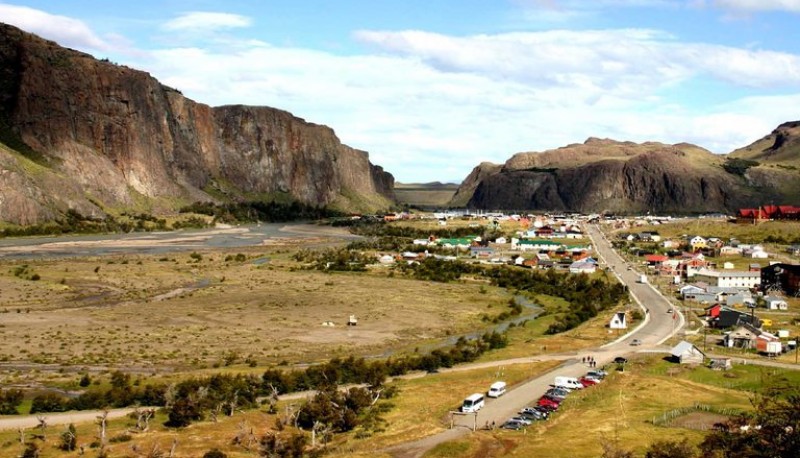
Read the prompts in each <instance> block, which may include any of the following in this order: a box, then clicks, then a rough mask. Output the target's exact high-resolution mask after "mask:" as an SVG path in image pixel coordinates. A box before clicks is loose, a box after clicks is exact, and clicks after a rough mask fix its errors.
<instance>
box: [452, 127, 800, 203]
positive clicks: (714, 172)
mask: <svg viewBox="0 0 800 458" xmlns="http://www.w3.org/2000/svg"><path fill="white" fill-rule="evenodd" d="M798 126H800V123H787V124H784V125H782V126H781V127H780V128H779V129H777V130H776V132H773V134H772V135H771V136H768V137H765V140H761V141H760V142H761V143H760V144H759V143H758V142H757V143H756V144H754V145H756V146H753V147H752V148H751V149H750V150H749V155H748V156H747V158H752V160H753V161H754V162H746V161H745V163H741V161H739V162H737V161H735V160H734V159H737V158H738V159H743V158H744V157H743V153H741V152H739V153H733V154H731V155H729V156H726V155H715V154H713V153H711V152H709V151H707V150H704V149H702V148H700V147H697V146H694V145H690V144H687V143H681V144H676V145H665V144H661V143H654V142H647V143H642V144H636V143H632V142H618V141H614V140H607V139H605V140H601V139H596V138H590V139H588V140H587V141H586V142H585V143H583V144H573V145H569V146H566V147H563V148H558V149H555V150H550V151H545V152H542V153H520V154H516V155H514V156H513V157H511V158H510V159H509V160H508V161H506V163H505V164H503V165H494V164H481V165H480V166H479V167H477V168H476V169H475V170H473V172H472V173H471V174H470V175H469V176H468V177H467V178H466V179H465V180H464V182H463V183H462V184H461V187H460V188H459V191H458V192H457V193H456V196H455V197H454V199H453V201H452V202H451V204H452V205H454V206H457V205H466V206H467V207H469V208H478V209H508V210H552V211H579V212H585V213H591V212H611V213H642V212H648V211H650V212H668V213H678V214H688V213H705V212H730V211H735V210H736V209H738V208H741V207H746V206H752V205H761V204H764V203H791V204H796V203H798V202H797V199H798V197H800V173H798V170H797V169H796V168H795V167H793V166H792V165H787V164H790V163H791V162H792V161H797V160H798V159H800V150H798V145H800V142H798V138H800V135H798V133H800V132H798V130H800V129H798ZM767 158H768V159H770V160H769V161H767V160H765V159H767ZM761 161H764V163H762V162H761Z"/></svg>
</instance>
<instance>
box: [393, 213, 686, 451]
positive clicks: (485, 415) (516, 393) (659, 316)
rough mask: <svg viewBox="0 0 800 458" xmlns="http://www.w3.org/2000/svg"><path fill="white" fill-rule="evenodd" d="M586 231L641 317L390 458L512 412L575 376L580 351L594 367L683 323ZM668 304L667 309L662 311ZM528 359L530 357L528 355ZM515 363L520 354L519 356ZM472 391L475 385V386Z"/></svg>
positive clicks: (582, 369)
mask: <svg viewBox="0 0 800 458" xmlns="http://www.w3.org/2000/svg"><path fill="white" fill-rule="evenodd" d="M587 233H588V235H589V237H590V238H591V239H592V244H593V245H594V247H595V253H596V255H597V256H598V257H599V259H600V260H601V261H603V262H604V263H605V264H606V265H608V266H609V267H610V269H611V270H612V271H613V272H614V273H615V275H616V276H617V278H618V279H619V281H620V282H621V283H622V284H624V285H627V286H628V288H629V290H630V292H631V294H632V296H633V297H634V299H635V300H636V301H637V302H638V303H639V305H640V306H641V307H642V308H643V309H644V313H645V314H646V319H645V320H644V321H643V323H642V324H641V325H639V326H638V327H637V328H636V329H634V330H633V331H631V332H630V333H628V334H626V335H625V336H622V337H621V338H620V339H617V340H616V341H614V342H612V343H611V344H606V345H604V346H603V347H601V348H595V349H584V350H581V351H580V352H576V353H575V355H574V357H569V356H568V355H563V354H562V355H552V356H550V358H552V359H561V358H566V360H565V361H564V364H562V365H561V366H559V367H558V368H556V369H554V370H552V371H549V372H547V373H545V374H543V375H541V376H539V377H536V378H534V379H531V380H528V381H527V382H525V383H522V384H520V385H518V386H517V387H515V388H514V389H512V390H509V391H508V392H507V393H506V394H505V395H504V396H502V397H500V398H498V399H488V400H487V402H486V406H485V407H484V408H483V409H481V411H479V412H478V415H477V418H473V417H472V416H456V417H455V422H454V423H455V424H456V427H454V428H452V429H448V430H445V431H443V432H441V433H439V434H435V435H432V436H428V437H425V438H423V439H419V440H417V441H413V442H407V443H403V444H399V445H396V446H393V447H390V448H387V449H386V450H384V452H387V453H389V454H390V455H392V456H393V457H396V458H416V457H420V456H422V455H423V454H424V453H425V452H426V451H428V450H430V449H431V448H433V447H435V446H436V445H438V444H440V443H443V442H448V441H451V440H455V439H458V438H459V437H461V436H464V435H466V434H467V433H469V432H470V431H471V427H472V426H473V425H474V424H475V423H477V425H478V427H479V428H480V427H483V426H485V425H486V424H491V423H492V422H494V423H495V424H497V425H500V424H502V422H503V421H505V419H507V418H509V417H511V416H513V415H514V414H516V413H517V412H518V411H519V410H520V409H521V408H522V407H524V406H526V405H528V404H530V403H531V402H532V401H534V400H536V399H537V398H539V397H540V396H542V395H543V394H544V393H545V391H547V390H548V389H549V388H550V386H551V384H552V383H553V378H554V377H555V376H568V377H579V376H581V375H583V374H584V373H586V371H587V370H588V366H587V365H586V364H584V363H582V358H583V357H584V356H591V357H592V358H593V359H594V360H595V361H596V362H597V365H598V367H599V366H602V365H604V364H608V363H610V362H612V361H613V359H614V358H615V357H616V356H620V355H624V354H628V353H631V352H632V350H633V349H642V350H644V349H651V348H654V347H656V346H658V345H661V343H663V342H664V341H665V340H667V339H668V338H670V337H671V336H672V335H674V334H675V333H676V332H678V330H680V329H681V328H682V327H683V325H684V319H683V316H682V315H680V313H679V312H678V311H677V309H673V307H672V305H671V304H670V303H669V301H668V300H667V299H666V298H665V297H664V296H662V295H661V294H660V293H659V292H658V291H657V290H655V289H654V288H653V287H652V286H651V285H650V284H648V283H644V284H642V283H637V282H636V280H637V278H638V275H639V273H638V272H637V271H636V270H634V269H633V268H631V270H628V264H627V263H626V262H625V260H624V259H622V258H621V257H620V256H619V255H618V254H617V253H616V252H615V251H614V249H613V248H612V246H611V243H610V242H609V241H608V239H606V238H605V236H604V235H603V234H602V232H600V230H599V229H598V228H597V226H595V225H589V226H588V228H587ZM670 310H673V312H672V313H668V312H669V311H670ZM633 339H639V340H641V341H642V345H641V346H640V347H631V346H630V342H631V341H632V340H633ZM548 356H549V355H541V356H538V357H537V358H536V359H537V360H538V359H550V358H548ZM533 360H534V359H531V361H533ZM520 362H521V363H524V362H525V359H524V358H523V359H521V360H520ZM476 388H477V389H476V391H477V390H479V389H481V388H488V387H476ZM466 394H469V393H465V395H466Z"/></svg>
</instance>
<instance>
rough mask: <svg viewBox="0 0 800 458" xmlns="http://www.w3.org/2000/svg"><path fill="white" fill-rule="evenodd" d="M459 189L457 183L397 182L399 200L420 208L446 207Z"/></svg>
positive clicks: (395, 185)
mask: <svg viewBox="0 0 800 458" xmlns="http://www.w3.org/2000/svg"><path fill="white" fill-rule="evenodd" d="M457 189H458V184H456V183H441V182H439V181H434V182H431V183H395V184H394V193H395V196H396V197H397V202H398V203H400V204H404V205H409V206H412V207H419V208H426V209H428V208H442V207H446V206H447V205H448V203H449V202H450V200H451V199H452V198H453V194H455V192H456V190H457Z"/></svg>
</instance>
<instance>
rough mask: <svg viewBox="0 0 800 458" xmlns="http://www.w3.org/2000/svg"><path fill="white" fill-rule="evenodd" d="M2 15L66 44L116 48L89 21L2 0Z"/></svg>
mask: <svg viewBox="0 0 800 458" xmlns="http://www.w3.org/2000/svg"><path fill="white" fill-rule="evenodd" d="M0 18H3V19H2V20H3V22H6V23H8V24H11V25H13V26H16V27H19V28H20V29H23V30H25V31H26V32H31V33H35V34H37V35H41V36H43V37H46V38H47V39H49V40H54V41H56V42H58V43H59V44H61V45H62V46H67V47H70V48H78V49H83V50H93V51H109V50H111V49H112V46H110V45H109V44H108V43H107V42H106V41H104V40H103V39H102V38H100V37H98V36H97V35H96V34H95V33H94V32H92V31H91V29H90V28H89V27H88V26H87V25H86V24H84V23H83V22H82V21H79V20H77V19H73V18H70V17H66V16H59V15H55V14H49V13H46V12H44V11H40V10H36V9H33V8H28V7H25V6H16V5H8V4H5V3H0Z"/></svg>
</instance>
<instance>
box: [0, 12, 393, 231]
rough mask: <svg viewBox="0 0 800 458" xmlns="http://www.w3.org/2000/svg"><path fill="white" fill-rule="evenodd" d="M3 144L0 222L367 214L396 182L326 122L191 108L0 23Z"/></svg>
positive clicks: (139, 77)
mask: <svg viewBox="0 0 800 458" xmlns="http://www.w3.org/2000/svg"><path fill="white" fill-rule="evenodd" d="M0 142H2V143H3V144H5V145H6V146H7V147H8V148H0V186H2V187H0V220H3V221H9V222H15V223H21V224H28V223H34V222H40V221H44V220H48V219H51V218H53V217H54V216H55V215H58V214H59V213H63V212H64V211H65V210H66V209H69V208H71V209H75V210H77V211H79V212H82V213H84V214H87V213H96V214H102V213H104V212H107V211H113V210H114V209H118V210H119V209H131V208H133V209H139V210H142V209H147V210H150V211H153V212H163V211H174V210H175V209H176V208H177V207H178V206H180V205H183V204H186V203H191V202H194V201H198V200H204V201H219V200H236V199H241V198H266V199H274V198H280V199H284V200H285V199H290V200H296V201H299V202H302V203H306V204H310V205H318V206H329V207H335V208H339V209H342V210H351V211H371V210H376V209H380V208H386V207H388V206H389V205H390V203H391V201H392V199H393V191H392V188H393V183H394V179H393V177H392V176H391V175H390V174H389V173H386V172H384V171H383V170H382V169H381V168H380V167H378V166H375V165H373V164H371V163H370V162H369V158H368V155H367V153H366V152H363V151H359V150H356V149H353V148H350V147H348V146H346V145H343V144H341V143H340V141H339V139H338V138H337V137H336V135H335V133H334V132H333V130H332V129H330V128H328V127H326V126H320V125H316V124H312V123H309V122H306V121H304V120H303V119H300V118H297V117H295V116H293V115H292V114H290V113H287V112H285V111H281V110H277V109H274V108H268V107H248V106H241V105H236V106H224V107H216V108H212V107H209V106H207V105H203V104H200V103H196V102H194V101H192V100H190V99H188V98H186V97H183V95H181V93H180V92H178V91H177V90H175V89H171V88H169V87H166V86H164V85H162V84H160V83H159V82H158V81H157V80H156V79H154V78H153V77H151V76H150V75H149V74H147V73H145V72H141V71H137V70H133V69H130V68H127V67H124V66H119V65H115V64H112V63H109V62H106V61H99V60H96V59H94V58H93V57H92V56H89V55H87V54H83V53H80V52H77V51H74V50H70V49H65V48H62V47H60V46H58V45H57V44H56V43H53V42H50V41H46V40H43V39H41V38H39V37H36V36H34V35H31V34H28V33H25V32H23V31H21V30H19V29H16V28H14V27H11V26H8V25H4V24H0ZM56 182H57V183H58V185H57V186H51V184H54V183H56Z"/></svg>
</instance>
